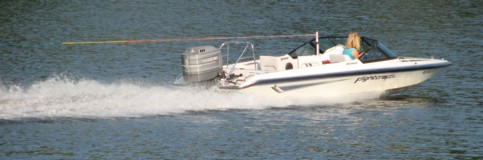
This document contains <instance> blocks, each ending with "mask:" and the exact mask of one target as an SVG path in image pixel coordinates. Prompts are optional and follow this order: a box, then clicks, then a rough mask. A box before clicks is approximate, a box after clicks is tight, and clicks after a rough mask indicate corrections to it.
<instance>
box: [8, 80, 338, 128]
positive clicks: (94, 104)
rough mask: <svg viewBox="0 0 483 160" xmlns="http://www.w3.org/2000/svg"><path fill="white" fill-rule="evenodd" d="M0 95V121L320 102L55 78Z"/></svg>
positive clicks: (130, 114) (118, 115) (250, 107)
mask: <svg viewBox="0 0 483 160" xmlns="http://www.w3.org/2000/svg"><path fill="white" fill-rule="evenodd" d="M0 95H1V96H0V119H21V118H46V117H78V118H97V117H101V118H108V117H140V116H152V115H166V114H173V113H182V112H186V111H203V110H227V109H265V108H268V107H287V106H294V105H315V104H320V103H324V102H323V101H312V102H310V101H297V100H288V99H287V100H280V99H267V98H262V97H257V96H254V95H247V94H242V93H229V94H227V93H223V92H219V91H216V90H215V89H206V88H187V87H184V88H176V87H171V86H163V85H143V84H139V83H129V82H118V83H111V84H104V83H100V82H98V81H95V80H71V79H69V78H64V77H58V76H57V77H53V78H50V79H48V80H45V81H41V82H37V83H35V84H33V85H31V86H30V87H26V88H23V87H20V86H10V87H1V88H0ZM344 101H347V98H345V99H344ZM326 103H327V102H326ZM330 103H340V101H331V102H330Z"/></svg>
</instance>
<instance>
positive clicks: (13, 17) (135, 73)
mask: <svg viewBox="0 0 483 160" xmlns="http://www.w3.org/2000/svg"><path fill="white" fill-rule="evenodd" d="M482 12H483V3H481V1H477V0H475V1H471V0H469V1H464V0H462V1H446V0H444V1H415V2H411V3H409V2H406V1H357V2H353V1H315V2H301V1H283V2H279V1H240V2H238V1H147V0H146V1H124V0H105V1H28V0H25V1H24V0H18V1H0V17H1V18H0V29H1V31H2V32H1V39H0V159H453V158H454V159H482V158H483V138H482V137H483V107H482V106H483V100H482V97H483V92H482V91H483V85H482V82H481V80H483V73H482V72H481V68H479V67H481V65H482V62H481V60H483V54H481V50H483V34H482V33H483V13H482ZM315 31H319V33H320V34H321V35H346V34H347V33H348V32H350V31H358V32H359V33H361V34H362V35H364V36H368V37H372V38H376V39H379V40H381V41H383V42H384V43H385V44H386V45H387V46H389V48H391V49H392V50H393V51H395V52H396V53H398V54H399V55H401V56H417V57H431V56H434V57H436V58H445V59H447V60H449V61H451V62H453V65H452V66H451V67H449V68H447V69H446V70H445V72H443V73H441V74H439V75H437V76H435V77H433V78H432V79H430V80H429V81H427V82H425V83H422V84H421V85H419V86H417V87H414V88H411V89H410V90H408V91H405V92H401V93H398V94H395V95H391V96H388V97H384V98H379V99H368V100H355V99H354V100H351V99H349V100H347V97H341V99H340V100H339V99H330V100H327V101H326V102H325V103H320V102H318V103H311V102H303V103H300V102H292V101H286V102H280V101H274V100H270V99H262V98H260V97H255V96H250V95H242V94H222V93H219V92H215V91H212V90H202V89H195V88H182V89H180V88H174V87H171V85H170V83H171V82H173V81H174V79H175V77H176V76H177V75H178V74H179V73H180V72H181V66H180V54H181V53H182V52H183V51H184V49H185V48H188V47H193V46H198V45H205V44H208V45H215V46H217V45H219V44H220V43H221V42H222V41H180V42H163V43H131V44H95V45H93V44H89V45H87V44H86V45H62V44H61V43H62V42H66V41H77V42H78V41H110V40H130V39H131V40H132V39H134V40H138V39H159V38H192V37H215V36H230V37H231V36H253V35H267V36H269V35H291V34H309V33H314V32H315ZM310 38H311V37H298V38H267V39H252V40H250V41H252V42H253V43H254V44H255V45H256V50H257V52H258V53H263V54H272V55H278V54H283V53H287V52H288V51H290V50H291V49H293V48H294V47H296V46H297V45H299V44H301V43H302V42H304V41H307V40H309V39H310Z"/></svg>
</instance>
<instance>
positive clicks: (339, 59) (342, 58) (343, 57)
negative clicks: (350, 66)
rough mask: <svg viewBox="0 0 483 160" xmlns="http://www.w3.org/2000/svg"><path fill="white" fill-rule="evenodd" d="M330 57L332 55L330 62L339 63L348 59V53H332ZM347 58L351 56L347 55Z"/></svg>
mask: <svg viewBox="0 0 483 160" xmlns="http://www.w3.org/2000/svg"><path fill="white" fill-rule="evenodd" d="M329 57H330V63H339V62H345V61H346V55H343V54H331V55H329ZM347 58H349V57H348V56H347ZM349 59H350V58H349Z"/></svg>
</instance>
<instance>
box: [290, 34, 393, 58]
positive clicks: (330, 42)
mask: <svg viewBox="0 0 483 160" xmlns="http://www.w3.org/2000/svg"><path fill="white" fill-rule="evenodd" d="M346 40H347V37H319V47H320V48H319V51H318V52H319V54H324V51H325V50H327V49H329V48H332V47H334V46H336V45H343V44H345V42H346ZM360 52H366V54H365V55H364V56H362V57H361V58H359V60H360V61H362V62H364V63H366V62H374V61H381V60H388V59H394V58H397V55H396V54H394V53H393V52H392V51H391V50H389V49H388V48H387V47H386V46H385V45H384V44H382V43H381V42H379V41H378V40H375V39H371V38H367V37H361V51H360ZM315 54H316V53H315V39H312V40H311V41H309V42H306V43H304V44H302V45H300V46H299V47H297V48H296V49H294V50H292V51H291V52H289V55H290V56H291V57H292V58H294V59H296V58H297V57H298V56H308V55H315Z"/></svg>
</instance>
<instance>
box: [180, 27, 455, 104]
mask: <svg viewBox="0 0 483 160" xmlns="http://www.w3.org/2000/svg"><path fill="white" fill-rule="evenodd" d="M315 37H316V38H315V39H313V40H311V41H309V42H306V43H304V44H302V45H300V46H299V47H297V48H295V49H294V50H293V51H291V52H289V53H288V54H284V55H280V56H263V55H260V56H259V58H258V59H257V58H256V55H255V51H254V46H253V44H252V43H250V42H225V43H223V44H222V45H221V46H220V47H218V48H216V47H213V46H198V47H193V48H188V49H186V51H185V52H184V53H183V55H182V60H183V62H182V66H183V74H181V75H180V76H179V77H178V78H177V79H176V81H175V83H174V84H176V85H190V84H199V83H204V84H210V85H214V86H216V87H217V88H219V89H220V90H227V91H239V92H243V93H248V94H255V95H261V96H270V97H293V98H297V97H300V98H304V97H312V98H322V97H327V96H328V95H345V94H372V93H392V91H397V90H400V89H405V88H408V87H412V86H415V85H417V84H419V83H421V82H424V81H426V80H428V79H429V78H431V77H432V76H433V75H435V74H436V73H438V72H439V71H441V69H442V68H445V67H447V66H450V65H451V62H449V61H446V60H444V59H434V58H412V57H399V56H397V55H396V54H394V53H393V52H392V51H391V50H389V49H388V48H387V47H386V46H385V45H384V44H382V43H381V42H380V41H378V40H375V39H371V38H367V37H361V43H362V44H361V49H362V50H363V52H366V54H365V55H364V56H362V57H361V58H359V59H355V60H351V59H350V58H349V57H347V56H345V55H343V54H342V51H343V49H344V48H343V46H342V45H341V44H344V43H345V41H346V39H347V37H319V36H318V34H317V33H316V34H315ZM234 48H237V49H238V51H239V52H237V53H233V52H234V51H235V49H234Z"/></svg>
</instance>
